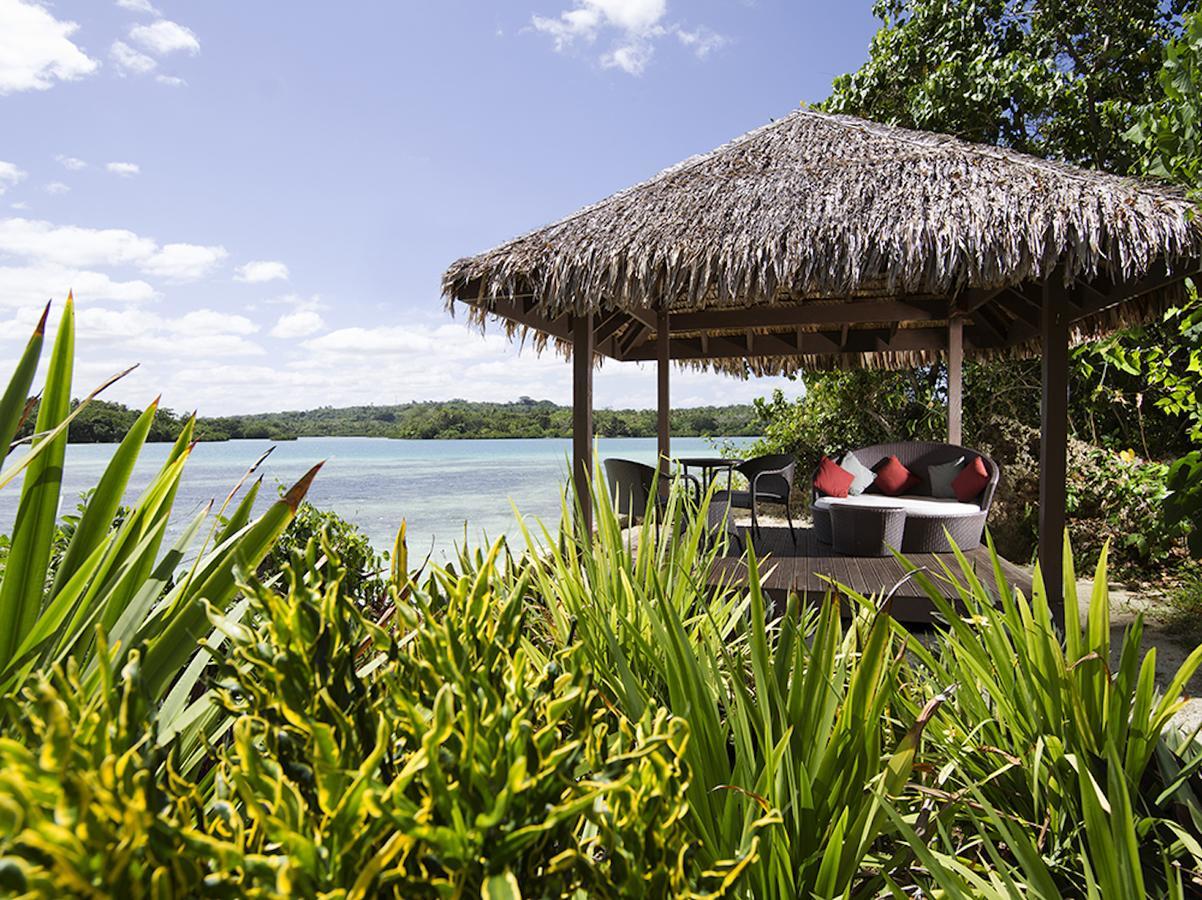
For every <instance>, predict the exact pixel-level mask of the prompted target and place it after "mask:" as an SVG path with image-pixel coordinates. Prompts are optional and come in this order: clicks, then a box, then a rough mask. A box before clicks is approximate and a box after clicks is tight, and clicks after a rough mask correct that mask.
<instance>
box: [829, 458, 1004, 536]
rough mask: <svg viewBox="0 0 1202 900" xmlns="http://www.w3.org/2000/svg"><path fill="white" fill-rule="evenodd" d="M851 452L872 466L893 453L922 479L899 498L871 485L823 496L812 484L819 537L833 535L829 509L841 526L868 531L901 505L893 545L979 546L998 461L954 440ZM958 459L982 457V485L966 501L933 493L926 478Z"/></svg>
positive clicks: (876, 529) (878, 530)
mask: <svg viewBox="0 0 1202 900" xmlns="http://www.w3.org/2000/svg"><path fill="white" fill-rule="evenodd" d="M852 452H853V453H855V455H856V458H857V459H859V460H860V462H862V463H863V464H864V465H866V466H867V467H868V468H870V469H873V470H875V469H876V467H877V466H878V465H879V464H880V463H882V462H884V461H885V460H886V459H888V458H889V457H890V456H896V457H897V458H898V461H900V462H901V463H902V465H904V466H905V467H906V468H907V469H909V470H910V471H911V472H913V473H914V474H915V475H917V476H918V477H919V479H921V480H920V482H919V484H918V485H917V486H916V487H915V488H913V489H912V490H910V491H909V492H908V493H906V494H904V495H901V496H898V497H891V496H888V495H886V494H882V493H881V492H879V491H876V490H875V489H874V487H871V486H870V487H869V488H868V489H867V490H866V491H865V492H864V493H863V494H860V495H859V496H855V497H846V498H841V497H840V498H836V497H827V496H824V495H822V494H820V493H819V492H818V491H817V490H816V489H815V490H814V492H813V498H812V502H811V506H810V509H811V512H812V514H813V518H814V531H815V532H816V534H817V537H818V540H819V541H820V542H823V543H827V544H830V543H832V542H833V540H834V537H835V535H834V533H833V530H832V511H833V510H835V511H836V512H835V515H836V516H838V517H839V518H840V519H842V521H841V522H840V525H841V528H840V530H841V531H843V532H844V533H846V532H848V531H849V530H861V531H863V532H864V533H865V534H866V535H868V534H874V533H882V534H884V533H886V532H882V531H881V526H880V523H879V522H878V521H877V520H878V519H880V518H881V517H882V512H881V511H882V510H896V509H899V508H900V509H903V510H905V516H904V525H903V526H902V537H901V546H900V547H898V548H897V549H900V550H901V552H903V553H948V552H950V551H951V549H952V548H951V543H950V541H954V542H955V544H956V546H957V547H959V548H960V549H961V550H973V549H975V548H977V547H979V546H980V544H981V535H982V533H983V532H984V530H985V521H986V519H987V518H988V517H989V506H990V504H991V503H992V502H993V495H994V492H995V491H996V490H997V483H998V478H999V477H1000V475H1001V472H1000V470H999V469H998V466H997V463H995V462H994V461H993V460H992V459H990V458H989V457H988V456H985V455H984V454H983V453H978V452H977V451H976V450H971V449H969V448H967V447H958V446H956V445H954V444H938V443H925V442H918V441H911V442H905V443H896V444H877V445H876V446H873V447H862V448H860V449H858V450H853V451H852ZM960 458H963V459H964V461H965V462H966V463H970V462H972V460H973V459H976V458H979V459H980V460H981V462H982V463H983V464H984V466H985V471H986V472H987V473H988V475H989V481H988V483H987V484H986V485H985V488H984V489H983V490H982V491H981V493H980V494H979V495H978V496H977V497H976V498H975V499H974V500H973V501H972V502H971V503H961V502H960V501H958V500H955V499H944V498H940V497H933V496H932V495H931V485H930V481H929V480H928V478H927V469H928V467H930V466H937V465H941V464H943V463H949V462H953V461H955V460H957V459H960ZM949 539H950V540H949ZM864 552H865V555H871V553H870V552H869V551H864Z"/></svg>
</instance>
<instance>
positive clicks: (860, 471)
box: [839, 453, 876, 497]
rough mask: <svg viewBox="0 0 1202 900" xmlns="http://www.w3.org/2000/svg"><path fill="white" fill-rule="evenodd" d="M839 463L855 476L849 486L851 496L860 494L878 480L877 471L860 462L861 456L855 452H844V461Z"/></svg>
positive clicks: (848, 492) (848, 491)
mask: <svg viewBox="0 0 1202 900" xmlns="http://www.w3.org/2000/svg"><path fill="white" fill-rule="evenodd" d="M839 465H840V466H841V467H842V468H844V469H845V470H847V471H848V472H850V473H851V474H852V475H853V476H854V477H853V479H852V482H851V485H850V486H849V487H848V488H847V494H848V496H849V497H858V496H860V494H862V493H864V491H866V490H868V488H869V487H870V486H871V485H872V483H873V482H874V481H876V472H874V471H872V469H870V468H868V466H866V465H864V464H863V463H862V462H860V458H859V457H858V456H856V455H855V454H854V453H847V454H844V456H843V462H841V463H839Z"/></svg>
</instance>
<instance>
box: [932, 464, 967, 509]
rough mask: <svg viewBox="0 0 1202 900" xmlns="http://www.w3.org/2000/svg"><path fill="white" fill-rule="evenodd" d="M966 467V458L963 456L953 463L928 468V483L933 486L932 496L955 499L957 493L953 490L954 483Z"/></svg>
mask: <svg viewBox="0 0 1202 900" xmlns="http://www.w3.org/2000/svg"><path fill="white" fill-rule="evenodd" d="M965 465H966V463H965V461H964V457H963V456H961V457H960V458H959V459H954V460H952V461H951V462H946V463H941V464H940V465H937V466H928V467H927V483H928V484H930V486H931V496H932V497H943V498H944V499H947V498H952V499H955V496H956V492H955V490H954V489H953V488H952V482H953V481H955V480H956V476H957V475H959V474H960V472H961V471H963V469H964V466H965Z"/></svg>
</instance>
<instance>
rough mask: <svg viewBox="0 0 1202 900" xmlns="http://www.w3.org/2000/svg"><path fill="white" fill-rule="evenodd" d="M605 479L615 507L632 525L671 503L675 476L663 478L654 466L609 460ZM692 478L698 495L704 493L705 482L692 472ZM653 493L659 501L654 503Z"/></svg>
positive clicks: (690, 478) (692, 486) (690, 477)
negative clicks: (702, 482) (669, 501)
mask: <svg viewBox="0 0 1202 900" xmlns="http://www.w3.org/2000/svg"><path fill="white" fill-rule="evenodd" d="M604 467H605V482H606V484H607V485H608V486H609V495H610V496H611V497H612V498H613V502H614V510H615V512H617V514H618V515H619V516H621V517H622V518H624V519H625V520H626V521H627V522H629V523H630V524H631V525H638V524H641V523H642V521H643V520H644V519H645V518H646V516H647V512H648V511H649V510H652V509H654V510H655V511H657V512H658V511H660V510H662V509H663V508H664V507H665V506H667V505H668V492H669V491H670V489H671V484H672V480H671V478H666V477H663V476H662V475H660V474H659V472H658V470H657V469H656V468H655V467H654V466H649V465H647V464H645V463H641V462H635V461H634V460H632V459H607V460H605V463H604ZM682 477H685V478H687V479H688V481H689V485H690V487H691V488H692V491H693V496H694V498H696V497H698V496H699V495H700V491H701V485H700V482H698V481H697V479H696V478H694V477H693V476H692V475H687V476H682ZM652 492H654V494H655V504H654V506H652V503H651V498H652Z"/></svg>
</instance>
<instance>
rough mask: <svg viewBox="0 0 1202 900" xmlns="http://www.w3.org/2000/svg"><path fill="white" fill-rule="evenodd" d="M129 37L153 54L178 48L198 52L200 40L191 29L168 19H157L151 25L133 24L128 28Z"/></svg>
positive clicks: (161, 54) (165, 53)
mask: <svg viewBox="0 0 1202 900" xmlns="http://www.w3.org/2000/svg"><path fill="white" fill-rule="evenodd" d="M129 39H130V40H131V41H133V42H134V43H135V44H137V45H138V46H139V47H141V48H143V49H144V50H147V51H149V52H150V53H153V54H154V55H155V56H166V55H167V54H168V53H175V52H177V51H180V50H184V51H187V52H188V53H191V54H196V53H199V52H200V41H198V40H197V39H196V35H195V34H194V33H193V32H192V30H191V29H190V28H186V27H184V26H183V25H180V24H179V23H178V22H172V21H171V20H170V19H159V20H158V21H157V22H155V23H153V24H151V25H135V26H134V27H133V28H131V29H130V30H129Z"/></svg>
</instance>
